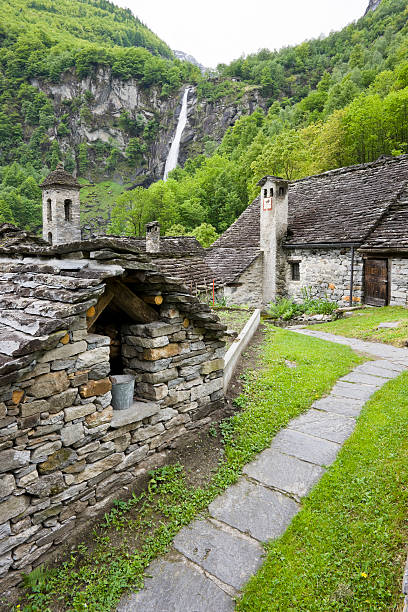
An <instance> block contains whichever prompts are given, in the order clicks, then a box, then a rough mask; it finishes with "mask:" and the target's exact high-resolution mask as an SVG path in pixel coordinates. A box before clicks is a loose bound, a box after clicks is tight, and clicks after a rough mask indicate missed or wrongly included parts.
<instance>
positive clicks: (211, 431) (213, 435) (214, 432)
mask: <svg viewBox="0 0 408 612" xmlns="http://www.w3.org/2000/svg"><path fill="white" fill-rule="evenodd" d="M208 435H209V436H210V437H211V438H216V437H217V429H216V427H215V425H214V423H212V424H211V425H210V428H209V430H208Z"/></svg>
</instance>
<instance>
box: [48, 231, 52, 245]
mask: <svg viewBox="0 0 408 612" xmlns="http://www.w3.org/2000/svg"><path fill="white" fill-rule="evenodd" d="M48 242H49V243H50V244H52V234H51V232H48Z"/></svg>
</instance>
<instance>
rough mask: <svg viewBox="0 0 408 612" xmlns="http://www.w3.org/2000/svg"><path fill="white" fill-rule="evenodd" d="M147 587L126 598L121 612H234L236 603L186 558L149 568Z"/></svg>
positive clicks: (164, 561)
mask: <svg viewBox="0 0 408 612" xmlns="http://www.w3.org/2000/svg"><path fill="white" fill-rule="evenodd" d="M148 575H149V576H151V578H146V579H145V587H144V589H142V590H141V591H139V592H138V593H131V594H130V595H126V596H125V597H122V599H121V601H120V603H119V606H118V607H117V610H118V612H136V611H138V612H139V611H140V612H233V610H234V609H235V602H234V600H233V599H232V598H231V597H230V596H229V595H227V593H225V591H223V590H222V589H220V588H219V587H218V586H217V585H216V584H215V583H214V582H213V581H212V580H209V579H208V578H206V576H205V575H204V574H203V573H201V572H199V571H198V570H196V569H194V568H192V567H190V566H189V565H187V564H186V563H185V562H183V559H182V558H179V559H177V557H176V558H174V559H170V558H169V556H167V557H166V558H163V559H157V560H156V561H153V563H152V564H151V565H150V566H149V569H148Z"/></svg>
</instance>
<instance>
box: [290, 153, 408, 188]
mask: <svg viewBox="0 0 408 612" xmlns="http://www.w3.org/2000/svg"><path fill="white" fill-rule="evenodd" d="M407 159H408V154H404V155H395V156H392V157H387V158H386V157H385V156H382V155H381V156H380V157H379V158H378V159H376V160H375V161H371V162H365V163H363V164H354V165H352V166H342V167H341V168H333V169H332V170H325V171H324V172H320V173H319V174H311V175H310V176H305V177H303V178H301V179H296V180H294V181H291V183H290V184H291V185H294V184H298V183H302V182H306V181H309V180H311V179H315V178H322V177H326V176H327V177H329V178H330V177H332V176H336V175H340V174H347V173H349V172H358V171H359V170H366V169H367V168H375V167H376V166H385V165H388V164H394V163H397V162H400V161H404V160H407Z"/></svg>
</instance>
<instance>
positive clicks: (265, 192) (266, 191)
mask: <svg viewBox="0 0 408 612" xmlns="http://www.w3.org/2000/svg"><path fill="white" fill-rule="evenodd" d="M267 197H268V190H267V189H264V198H267Z"/></svg>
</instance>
